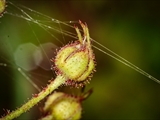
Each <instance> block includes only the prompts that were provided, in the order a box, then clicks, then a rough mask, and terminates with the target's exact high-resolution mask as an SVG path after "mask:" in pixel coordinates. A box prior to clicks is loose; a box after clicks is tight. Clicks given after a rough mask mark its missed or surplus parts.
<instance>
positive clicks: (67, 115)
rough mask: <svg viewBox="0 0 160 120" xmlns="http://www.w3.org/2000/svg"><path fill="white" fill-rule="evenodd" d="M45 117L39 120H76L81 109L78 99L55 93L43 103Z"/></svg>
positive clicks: (79, 115)
mask: <svg viewBox="0 0 160 120" xmlns="http://www.w3.org/2000/svg"><path fill="white" fill-rule="evenodd" d="M44 112H45V114H46V116H45V117H44V118H42V119H41V120H45V119H46V120H78V119H80V118H81V112H82V107H81V103H80V101H79V98H76V97H73V96H70V95H68V94H65V93H62V92H55V93H53V94H52V95H50V96H49V97H48V99H47V101H46V102H45V106H44Z"/></svg>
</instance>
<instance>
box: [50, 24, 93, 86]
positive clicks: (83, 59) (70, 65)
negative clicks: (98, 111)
mask: <svg viewBox="0 0 160 120" xmlns="http://www.w3.org/2000/svg"><path fill="white" fill-rule="evenodd" d="M80 25H81V26H82V28H83V31H84V37H82V36H81V33H80V31H79V29H78V28H77V27H75V29H76V32H77V35H78V39H79V40H78V41H75V42H74V43H70V44H68V45H66V46H64V47H62V48H61V49H60V50H59V51H58V52H57V55H56V57H55V59H52V61H53V62H54V63H55V67H54V69H55V71H56V73H57V75H58V74H63V75H64V76H66V78H67V79H68V81H66V84H71V85H80V86H83V83H86V81H87V80H88V78H90V77H91V75H92V73H93V72H94V70H95V57H94V54H93V51H92V48H91V42H90V37H89V32H88V28H87V26H86V25H84V24H83V23H82V22H80ZM87 82H88V81H87Z"/></svg>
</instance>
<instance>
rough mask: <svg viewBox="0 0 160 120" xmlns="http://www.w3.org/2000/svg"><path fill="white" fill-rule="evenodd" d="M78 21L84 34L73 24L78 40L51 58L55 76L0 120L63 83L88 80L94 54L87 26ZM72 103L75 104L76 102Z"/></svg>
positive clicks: (15, 114)
mask: <svg viewBox="0 0 160 120" xmlns="http://www.w3.org/2000/svg"><path fill="white" fill-rule="evenodd" d="M79 23H80V25H81V27H82V29H83V32H84V35H83V36H82V35H81V33H80V30H79V29H78V27H76V26H75V30H76V32H77V36H78V40H77V41H75V42H72V43H69V44H67V45H66V46H64V47H62V48H61V49H60V50H59V51H58V52H57V55H56V57H55V58H54V59H52V60H51V61H52V62H53V63H54V65H53V66H52V68H53V69H54V70H55V71H56V75H57V77H56V78H55V79H54V80H52V82H50V84H49V85H47V86H46V87H45V88H44V89H43V90H42V91H41V92H40V93H38V94H34V95H33V97H32V98H31V99H30V100H29V101H28V102H26V103H25V104H24V105H22V106H21V107H19V108H18V109H16V110H15V111H12V112H8V113H7V114H6V115H5V116H4V117H2V118H1V119H0V120H11V119H14V118H16V117H18V116H20V115H21V114H22V113H24V112H26V111H28V110H29V109H30V108H32V107H33V106H34V105H36V104H37V103H38V102H40V101H41V100H42V99H44V98H45V97H46V96H48V95H49V94H50V93H52V92H53V91H54V90H55V89H58V87H59V86H61V85H63V84H66V85H72V86H75V87H79V86H80V87H81V86H83V85H84V84H86V83H87V82H88V81H89V79H90V78H91V76H92V74H93V72H94V71H95V56H94V53H93V50H92V45H91V41H90V36H89V30H88V27H87V25H86V24H83V23H82V22H81V21H79ZM73 100H74V99H73ZM74 104H75V106H77V103H76V102H74ZM74 108H77V107H74ZM79 108H80V107H78V109H79ZM80 109H81V108H80ZM78 117H79V113H78V114H76V116H75V118H78Z"/></svg>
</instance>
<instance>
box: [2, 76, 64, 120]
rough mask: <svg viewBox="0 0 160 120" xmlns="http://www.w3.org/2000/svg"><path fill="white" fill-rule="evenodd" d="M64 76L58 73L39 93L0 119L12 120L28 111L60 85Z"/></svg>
mask: <svg viewBox="0 0 160 120" xmlns="http://www.w3.org/2000/svg"><path fill="white" fill-rule="evenodd" d="M65 80H66V78H65V77H64V76H62V75H58V76H57V77H56V78H55V80H54V81H52V82H51V83H50V84H49V85H48V86H47V87H46V88H45V89H43V90H42V91H41V92H40V93H39V94H35V95H34V96H33V97H32V99H31V100H29V101H28V102H27V103H25V104H24V105H22V106H21V107H20V108H18V109H16V110H15V111H13V112H11V113H9V114H7V115H6V116H5V117H3V118H0V120H12V119H14V118H16V117H18V116H20V115H21V114H22V113H24V112H26V111H28V110H29V109H30V108H32V107H33V106H34V105H36V104H37V103H38V102H39V101H41V100H42V99H44V98H45V97H46V96H47V95H49V94H50V93H51V92H52V91H53V90H55V89H57V88H58V87H59V86H60V85H62V84H63V83H64V82H65Z"/></svg>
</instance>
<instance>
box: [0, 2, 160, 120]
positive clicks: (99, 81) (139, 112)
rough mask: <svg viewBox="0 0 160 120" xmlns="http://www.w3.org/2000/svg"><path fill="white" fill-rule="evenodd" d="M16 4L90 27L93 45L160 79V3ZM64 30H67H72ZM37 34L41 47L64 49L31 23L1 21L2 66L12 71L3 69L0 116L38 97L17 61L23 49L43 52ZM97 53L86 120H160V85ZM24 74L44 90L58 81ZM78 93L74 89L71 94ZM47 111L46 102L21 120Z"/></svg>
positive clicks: (85, 108)
mask: <svg viewBox="0 0 160 120" xmlns="http://www.w3.org/2000/svg"><path fill="white" fill-rule="evenodd" d="M10 1H11V0H10ZM14 4H15V5H18V4H21V5H24V6H27V7H29V8H32V9H34V10H36V11H39V12H41V13H43V14H46V15H48V16H51V17H53V18H56V19H58V20H60V21H70V20H71V21H78V20H81V21H83V22H86V23H87V25H88V27H89V30H90V35H91V37H92V38H93V39H95V40H96V41H98V42H99V43H101V44H103V45H104V46H106V47H108V48H110V49H111V50H113V51H115V52H116V53H117V54H119V55H121V56H123V57H124V58H126V59H127V60H129V61H130V62H132V63H134V64H135V65H137V66H139V67H140V68H142V69H144V70H145V71H147V72H148V73H150V74H151V75H153V76H155V77H156V78H159V79H160V74H159V70H160V65H159V64H160V56H159V53H160V47H159V44H160V22H159V21H160V14H159V12H160V3H159V2H156V1H107V0H106V1H103V0H102V1H101V0H99V1H98V0H86V1H82V0H81V1H80V0H74V1H70V0H67V1H64V0H57V1H56V0H32V1H31V0H30V1H27V0H26V1H25V0H15V1H14ZM7 9H8V11H10V12H14V13H17V12H18V11H16V10H15V11H14V9H15V8H14V7H13V6H10V4H8V8H7ZM12 10H13V11H12ZM19 14H22V13H19ZM31 14H32V13H31ZM53 24H54V23H53ZM71 25H74V24H71ZM53 26H54V25H53ZM61 27H62V29H63V30H68V27H67V26H61ZM32 30H34V31H35V33H36V35H37V37H38V39H39V41H40V43H41V44H42V43H45V42H52V43H53V44H55V45H56V46H57V47H61V46H62V44H59V42H57V41H56V40H55V39H54V37H52V36H51V35H50V34H48V33H47V32H46V31H44V30H43V29H42V28H40V27H38V26H37V25H35V24H31V27H30V26H29V25H28V23H27V21H26V20H23V19H20V18H17V17H15V16H11V15H7V14H6V15H4V16H3V17H2V18H0V63H7V65H8V67H3V66H0V70H1V72H0V79H1V81H0V85H1V87H0V95H1V100H0V113H1V115H2V114H3V113H4V111H3V108H5V109H10V110H13V109H15V108H16V107H18V106H20V105H22V104H23V103H24V101H27V98H30V97H31V96H32V93H36V92H37V91H36V90H35V89H34V88H33V86H32V85H31V84H30V83H29V82H28V81H27V80H26V78H24V77H23V76H22V75H21V74H20V73H19V72H18V71H17V69H16V68H17V66H16V65H15V61H14V54H15V51H16V49H17V47H18V46H19V45H21V44H24V43H27V42H31V43H33V44H35V45H37V46H38V44H39V43H38V42H37V40H36V37H35V36H34V34H33V32H32ZM71 32H74V30H73V29H72V31H71ZM74 33H75V32H74ZM52 34H53V35H55V36H56V37H57V38H59V39H60V40H62V42H63V44H65V43H67V42H68V41H73V40H75V39H73V38H69V37H66V36H64V38H65V41H64V39H63V36H61V35H58V34H56V33H52ZM93 44H94V43H93ZM95 45H96V44H95ZM100 49H102V48H101V47H100ZM94 52H95V56H96V61H97V72H96V73H95V74H94V76H93V78H92V81H91V82H90V84H88V85H87V86H86V90H87V89H90V88H93V90H94V92H93V94H92V95H91V96H90V97H89V98H88V99H87V100H86V101H84V102H83V114H82V120H83V119H84V120H88V119H99V120H100V119H158V118H160V114H159V113H160V111H159V108H160V102H159V101H160V94H159V91H160V85H159V84H157V83H155V82H153V81H152V80H150V79H148V78H146V77H145V76H143V75H141V74H139V73H137V72H136V71H134V70H132V69H130V68H128V67H126V66H125V65H123V64H121V63H120V62H118V61H116V60H114V59H112V58H110V57H109V56H107V55H105V54H103V53H102V52H99V51H97V50H96V49H94ZM53 55H54V54H53ZM20 56H21V54H20ZM25 73H26V74H27V75H28V76H29V77H30V78H31V79H33V80H34V81H35V82H36V83H37V84H38V86H40V87H41V86H45V84H46V82H47V81H48V80H49V79H50V78H51V77H54V76H55V75H53V74H52V72H51V71H45V70H42V69H41V68H37V69H36V70H32V71H26V72H25ZM32 73H35V74H32ZM39 75H43V77H42V76H39ZM74 90H75V89H70V88H69V91H74ZM79 90H80V89H79ZM73 93H74V92H73ZM42 105H43V102H41V104H39V106H36V107H34V108H33V109H31V111H30V112H27V113H25V114H23V115H22V116H21V117H20V118H18V119H37V118H39V117H40V115H41V113H40V110H39V109H40V108H41V107H42Z"/></svg>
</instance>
